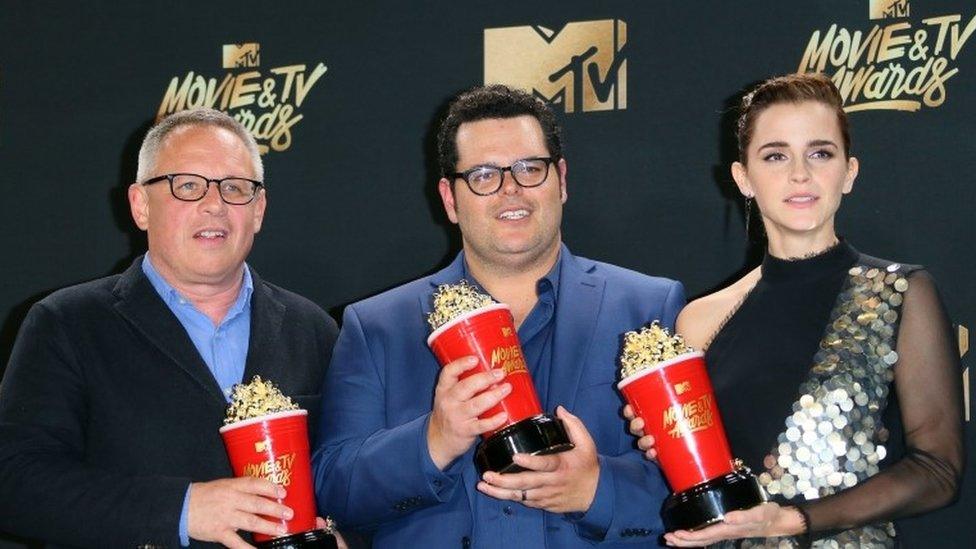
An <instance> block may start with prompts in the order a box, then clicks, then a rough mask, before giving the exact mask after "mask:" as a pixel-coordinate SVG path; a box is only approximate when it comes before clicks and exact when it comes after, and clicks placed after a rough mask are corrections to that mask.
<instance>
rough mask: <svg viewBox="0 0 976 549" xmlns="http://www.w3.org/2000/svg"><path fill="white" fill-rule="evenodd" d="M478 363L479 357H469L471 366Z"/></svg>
mask: <svg viewBox="0 0 976 549" xmlns="http://www.w3.org/2000/svg"><path fill="white" fill-rule="evenodd" d="M477 363H478V357H476V356H469V357H468V364H469V365H471V366H474V365H475V364H477Z"/></svg>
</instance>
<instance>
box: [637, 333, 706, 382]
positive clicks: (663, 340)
mask: <svg viewBox="0 0 976 549" xmlns="http://www.w3.org/2000/svg"><path fill="white" fill-rule="evenodd" d="M693 351H694V349H692V348H691V347H689V346H687V345H685V340H684V338H682V337H681V336H680V335H678V334H674V335H671V332H670V331H668V329H667V328H665V327H663V326H661V324H660V322H658V321H657V320H655V321H654V322H652V323H651V324H650V326H645V327H643V328H641V329H640V330H639V331H635V332H627V333H626V334H624V351H623V353H621V354H620V376H621V378H626V377H627V376H631V375H634V374H636V373H637V372H640V371H643V370H646V369H648V368H654V367H655V366H657V365H658V364H660V363H661V362H664V361H665V360H670V359H672V358H674V357H676V356H678V355H683V354H685V353H690V352H693Z"/></svg>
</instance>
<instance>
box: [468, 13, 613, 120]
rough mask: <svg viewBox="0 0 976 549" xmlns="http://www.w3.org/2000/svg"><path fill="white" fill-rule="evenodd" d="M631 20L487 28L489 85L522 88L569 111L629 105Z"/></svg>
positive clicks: (603, 109) (486, 70)
mask: <svg viewBox="0 0 976 549" xmlns="http://www.w3.org/2000/svg"><path fill="white" fill-rule="evenodd" d="M626 45H627V23H625V22H624V21H621V20H619V19H604V20H599V21H577V22H573V23H567V24H566V25H564V26H563V28H562V29H559V30H552V29H548V28H546V27H542V26H539V25H532V26H530V25H525V26H520V27H502V28H496V29H485V84H506V85H508V86H512V87H516V88H522V89H524V90H526V91H530V92H531V93H532V94H533V95H535V96H536V97H538V98H539V99H542V100H543V101H546V102H547V103H549V104H551V105H553V106H561V107H562V109H563V111H564V112H567V113H573V112H591V111H610V110H621V109H626V108H627V56H626V52H625V47H626Z"/></svg>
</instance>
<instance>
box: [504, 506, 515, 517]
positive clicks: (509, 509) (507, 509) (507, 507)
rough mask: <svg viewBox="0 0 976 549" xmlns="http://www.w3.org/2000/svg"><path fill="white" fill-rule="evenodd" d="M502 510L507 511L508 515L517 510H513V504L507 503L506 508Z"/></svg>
mask: <svg viewBox="0 0 976 549" xmlns="http://www.w3.org/2000/svg"><path fill="white" fill-rule="evenodd" d="M502 512H503V513H505V514H506V515H511V514H512V513H514V512H515V511H514V510H512V506H511V505H506V506H505V508H504V509H502Z"/></svg>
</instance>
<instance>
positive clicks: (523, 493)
mask: <svg viewBox="0 0 976 549" xmlns="http://www.w3.org/2000/svg"><path fill="white" fill-rule="evenodd" d="M522 501H525V490H522Z"/></svg>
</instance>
